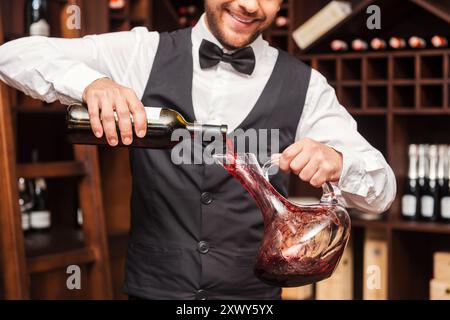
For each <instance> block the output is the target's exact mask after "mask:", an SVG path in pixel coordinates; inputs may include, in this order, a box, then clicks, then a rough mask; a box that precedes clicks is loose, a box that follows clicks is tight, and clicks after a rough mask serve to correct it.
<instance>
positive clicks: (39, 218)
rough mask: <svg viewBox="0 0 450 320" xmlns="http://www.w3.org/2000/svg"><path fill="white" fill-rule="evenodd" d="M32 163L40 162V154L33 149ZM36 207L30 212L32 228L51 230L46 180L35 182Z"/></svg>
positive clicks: (39, 179)
mask: <svg viewBox="0 0 450 320" xmlns="http://www.w3.org/2000/svg"><path fill="white" fill-rule="evenodd" d="M31 160H32V163H38V162H39V153H38V150H37V149H33V151H32V153H31ZM33 193H34V205H33V208H32V209H31V212H30V228H31V229H32V230H33V231H38V232H40V231H45V230H47V229H49V228H50V225H51V214H50V211H49V210H48V208H47V205H48V202H47V183H46V181H45V179H44V178H36V179H35V180H34V188H33Z"/></svg>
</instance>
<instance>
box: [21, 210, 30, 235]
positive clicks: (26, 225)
mask: <svg viewBox="0 0 450 320" xmlns="http://www.w3.org/2000/svg"><path fill="white" fill-rule="evenodd" d="M22 230H23V231H28V230H30V215H29V214H28V213H22Z"/></svg>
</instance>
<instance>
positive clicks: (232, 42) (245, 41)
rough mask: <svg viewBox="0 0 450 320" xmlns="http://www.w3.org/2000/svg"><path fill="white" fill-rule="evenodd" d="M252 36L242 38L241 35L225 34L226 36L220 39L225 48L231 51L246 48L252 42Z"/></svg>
mask: <svg viewBox="0 0 450 320" xmlns="http://www.w3.org/2000/svg"><path fill="white" fill-rule="evenodd" d="M253 38H254V36H247V37H242V34H239V35H236V34H234V33H227V36H225V37H224V39H222V40H223V41H224V42H225V44H226V46H227V47H229V48H231V49H239V48H242V47H246V46H248V45H249V44H251V43H252V42H253V41H254V40H252V39H253Z"/></svg>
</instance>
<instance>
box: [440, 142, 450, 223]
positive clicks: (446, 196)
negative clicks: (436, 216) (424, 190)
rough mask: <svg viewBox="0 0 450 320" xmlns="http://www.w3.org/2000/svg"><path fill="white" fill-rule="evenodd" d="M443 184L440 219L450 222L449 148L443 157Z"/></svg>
mask: <svg viewBox="0 0 450 320" xmlns="http://www.w3.org/2000/svg"><path fill="white" fill-rule="evenodd" d="M443 160H444V161H443V162H444V168H445V169H444V179H443V180H444V182H443V184H442V186H441V188H440V195H441V219H442V220H444V221H446V222H450V146H449V147H447V148H446V151H445V155H444V156H443Z"/></svg>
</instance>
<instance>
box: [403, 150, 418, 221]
mask: <svg viewBox="0 0 450 320" xmlns="http://www.w3.org/2000/svg"><path fill="white" fill-rule="evenodd" d="M408 155H409V169H408V177H407V178H406V183H405V188H404V190H403V196H402V217H403V218H404V219H408V220H416V219H417V218H418V217H419V211H418V209H419V206H418V199H419V184H418V176H417V159H418V150H417V145H415V144H412V145H410V146H409V152H408Z"/></svg>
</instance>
